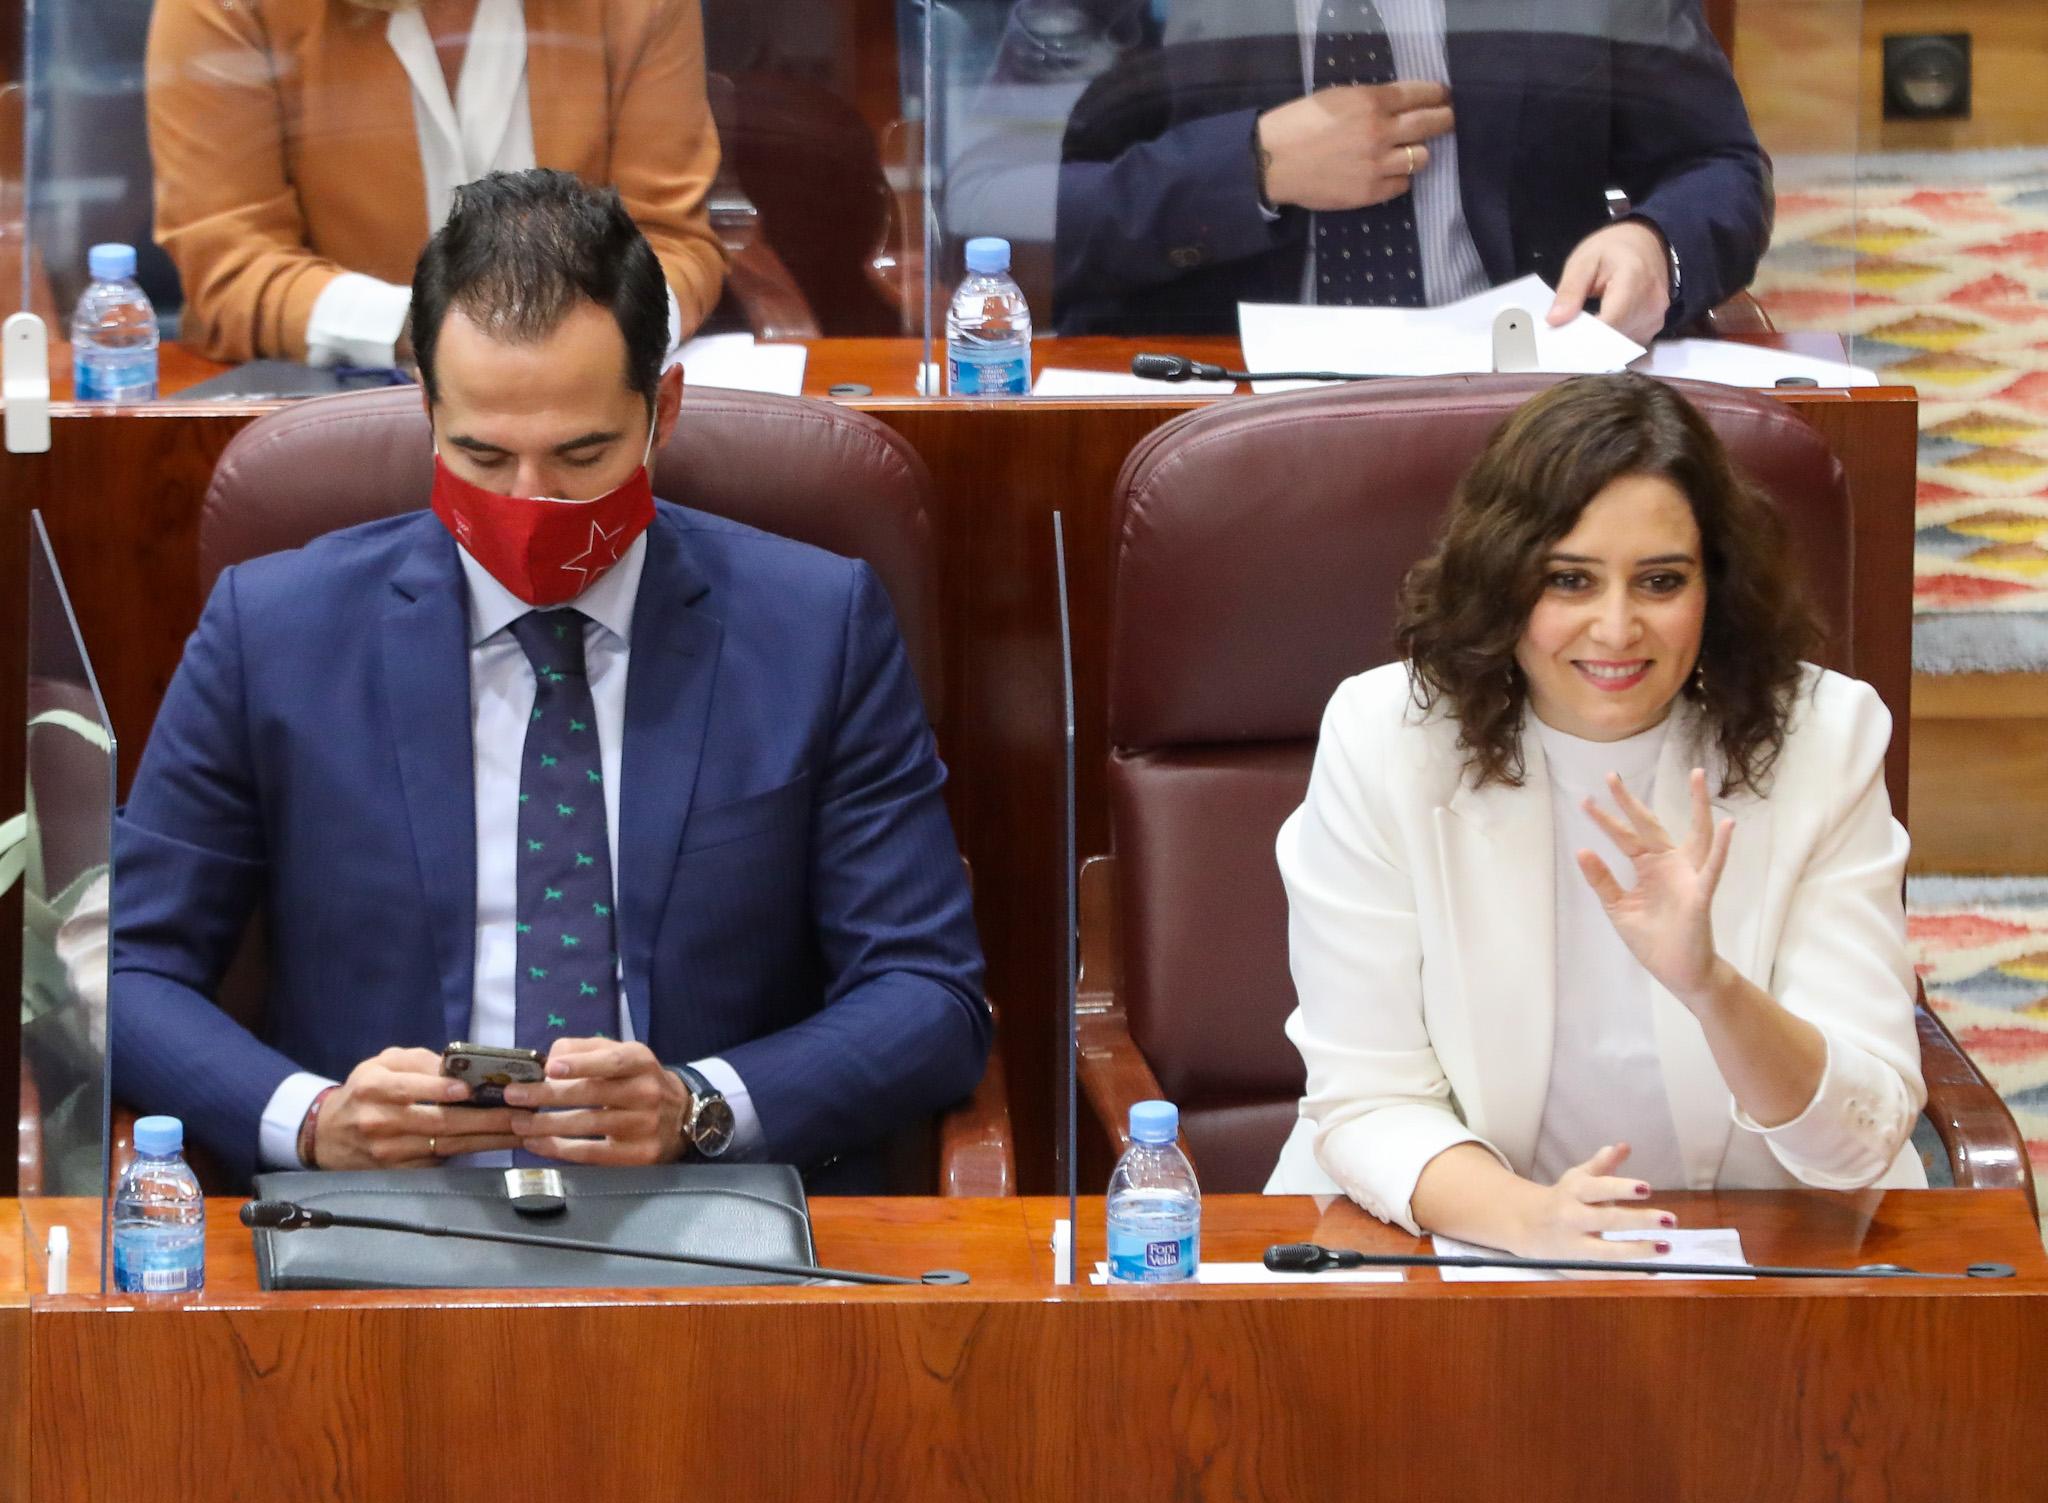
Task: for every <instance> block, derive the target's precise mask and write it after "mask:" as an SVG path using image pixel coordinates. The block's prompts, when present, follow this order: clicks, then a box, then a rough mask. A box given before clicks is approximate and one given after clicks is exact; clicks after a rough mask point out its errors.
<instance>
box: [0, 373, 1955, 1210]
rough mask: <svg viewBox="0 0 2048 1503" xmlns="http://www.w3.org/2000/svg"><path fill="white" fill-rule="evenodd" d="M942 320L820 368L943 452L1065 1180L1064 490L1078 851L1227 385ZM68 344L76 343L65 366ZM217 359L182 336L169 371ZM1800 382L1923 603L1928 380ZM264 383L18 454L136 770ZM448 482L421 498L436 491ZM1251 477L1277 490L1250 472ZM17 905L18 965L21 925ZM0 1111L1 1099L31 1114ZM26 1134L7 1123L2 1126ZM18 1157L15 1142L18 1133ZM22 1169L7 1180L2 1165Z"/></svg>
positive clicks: (1888, 554) (985, 844) (2, 473)
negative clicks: (1202, 434)
mask: <svg viewBox="0 0 2048 1503" xmlns="http://www.w3.org/2000/svg"><path fill="white" fill-rule="evenodd" d="M1170 343H1171V344H1172V345H1173V347H1174V348H1176V349H1178V350H1180V351H1182V352H1184V353H1188V354H1191V355H1194V356H1196V357H1198V358H1214V359H1217V360H1219V361H1232V360H1235V359H1237V358H1238V353H1237V350H1236V346H1235V345H1234V344H1232V343H1230V342H1228V341H1220V340H1209V341H1202V340H1180V341H1171V342H1170ZM1141 347H1143V346H1142V345H1141V343H1140V342H1139V341H1134V340H1118V339H1093V338H1090V339H1061V340H1042V341H1040V343H1039V345H1038V349H1037V355H1038V359H1039V361H1040V363H1041V365H1043V364H1044V363H1045V362H1046V361H1047V360H1053V361H1056V362H1057V363H1058V364H1061V365H1067V366H1078V367H1083V368H1095V369H1103V370H1109V369H1127V368H1128V366H1129V362H1130V357H1131V355H1132V354H1133V353H1134V352H1136V351H1137V350H1138V349H1140V348H1141ZM920 352H921V351H920V346H919V345H918V343H917V342H916V341H912V340H882V339H859V340H824V341H818V342H815V343H814V344H813V345H812V346H811V359H810V362H809V365H808V369H807V372H806V381H805V384H806V388H807V390H809V391H811V392H813V393H816V394H823V393H824V392H825V391H826V390H827V389H828V388H829V387H830V386H832V385H834V384H837V383H839V382H843V381H849V380H851V381H858V382H861V383H863V384H865V385H868V386H870V387H871V388H873V390H874V392H875V395H873V396H871V397H864V398H859V399H856V400H854V401H853V402H852V405H855V406H858V407H860V408H862V409H863V410H866V411H869V412H872V413H873V414H874V415H875V416H876V417H877V418H878V419H879V420H880V421H882V422H884V423H886V424H888V425H889V426H890V427H892V428H894V429H895V430H896V431H898V432H899V433H901V434H902V435H903V436H904V437H905V438H906V439H908V441H909V442H910V444H911V445H912V447H914V448H915V449H916V450H917V451H918V452H919V453H920V454H922V455H923V456H924V458H925V460H926V462H927V463H928V464H929V466H930V468H931V472H932V476H933V481H934V484H935V488H936V492H937V502H936V515H935V517H934V527H935V533H936V540H937V549H938V555H939V571H940V576H941V593H942V598H941V601H940V614H939V629H940V630H941V631H942V632H943V633H944V634H945V640H946V642H947V644H948V651H949V653H950V654H951V658H950V663H949V668H948V672H947V675H946V698H945V702H944V703H943V704H942V705H941V706H939V707H938V708H939V712H940V721H941V725H942V741H943V747H944V753H945V756H946V760H947V763H948V765H949V767H950V770H951V774H952V776H951V780H950V782H949V785H948V796H949V802H950V804H951V807H952V811H953V817H954V824H955V828H956V829H957V831H958V833H959V836H960V840H961V843H962V846H963V848H964V849H965V850H966V852H967V854H968V856H969V858H970V859H971V861H972V862H973V865H974V870H975V873H976V879H977V880H976V891H975V908H976V914H977V917H978V919H979V923H980V928H981V937H982V943H983V947H984V949H985V950H986V952H987V957H988V963H989V986H990V992H991V995H993V996H994V997H995V998H996V1000H997V1001H998V1003H999V1004H1000V1005H1001V1007H1002V1010H1003V1028H1004V1050H1005V1056H1006V1063H1007V1068H1008V1072H1009V1076H1010V1080H1009V1085H1010V1092H1009V1094H1010V1103H1011V1108H1012V1110H1013V1112H1014V1113H1015V1115H1016V1119H1017V1123H1018V1159H1019V1172H1020V1175H1021V1177H1022V1181H1023V1183H1024V1185H1025V1186H1026V1187H1027V1188H1030V1187H1043V1186H1045V1185H1048V1184H1049V1183H1050V1173H1051V1127H1050V1120H1049V1110H1050V1108H1049V1103H1050V1101H1051V1098H1052V1091H1053V1085H1052V1061H1053V1057H1054V1049H1055V1042H1056V1029H1055V1027H1054V1006H1055V999H1056V998H1057V997H1058V996H1059V994H1060V988H1061V985H1062V981H1061V973H1060V966H1061V964H1062V962H1063V957H1064V945H1063V941H1062V939H1061V928H1060V926H1061V924H1062V922H1063V898H1062V892H1063V888H1062V880H1061V874H1060V861H1061V813H1060V811H1061V809H1062V806H1063V789H1062V784H1061V763H1062V758H1061V739H1062V717H1061V705H1060V657H1059V628H1058V617H1057V614H1056V610H1055V601H1054V585H1053V581H1054V560H1053V549H1052V522H1051V518H1052V514H1053V513H1054V512H1055V511H1060V512H1062V513H1064V515H1065V521H1066V531H1067V547H1068V566H1069V578H1070V583H1071V587H1072V593H1073V608H1074V644H1075V674H1076V689H1077V693H1078V699H1079V745H1078V750H1077V766H1078V769H1079V790H1078V795H1079V797H1078V808H1079V815H1080V830H1079V838H1080V851H1081V852H1082V853H1083V854H1084V855H1085V854H1088V853H1092V852H1097V851H1104V850H1107V849H1108V848H1109V817H1108V808H1107V803H1108V800H1107V792H1106V787H1105V779H1104V767H1105V759H1106V756H1107V746H1106V713H1105V708H1104V706H1105V703H1106V692H1107V661H1106V654H1105V650H1104V644H1105V643H1106V641H1107V636H1108V612H1109V592H1110V559H1111V553H1110V546H1111V539H1110V501H1111V497H1112V495H1113V492H1114V487H1115V483H1116V477H1117V472H1118V470H1119V469H1120V468H1121V467H1122V465H1123V462H1124V459H1125V457H1126V456H1127V455H1128V454H1129V453H1130V451H1131V449H1132V448H1133V446H1135V445H1136V444H1137V442H1138V441H1139V440H1140V439H1142V438H1144V437H1145V436H1146V435H1147V434H1148V433H1150V432H1151V431H1152V430H1154V429H1155V428H1157V427H1159V426H1160V425H1161V424H1163V423H1165V422H1168V421H1170V420H1171V419H1173V418H1174V417H1177V416H1179V415H1180V414H1182V413H1184V412H1188V411H1190V410H1192V409H1194V408H1196V407H1199V406H1202V405H1206V401H1208V400H1217V399H1201V398H1189V397H1179V396H1175V395H1173V394H1172V388H1170V387H1169V388H1163V389H1162V392H1161V395H1160V396H1159V397H1158V398H1125V399H1116V400H1107V401H1062V400H1043V401H1041V400H1032V401H1016V400H1008V401H1003V400H987V401H951V400H928V399H923V398H917V397H914V396H911V395H910V394H909V393H910V391H911V389H912V388H911V383H912V382H913V381H914V379H915V374H916V369H917V363H918V358H919V355H920ZM53 368H55V369H62V368H63V367H62V365H61V363H60V364H59V365H56V366H53ZM213 369H216V368H214V367H209V366H206V365H205V363H204V362H196V361H194V360H193V359H192V358H191V357H189V355H185V354H182V353H181V354H180V355H179V356H178V358H177V359H176V360H175V361H174V360H173V358H172V357H170V356H167V357H166V359H165V362H164V366H163V370H164V377H165V384H166V386H167V387H168V386H169V385H171V384H173V383H174V382H175V381H179V380H184V379H186V378H190V379H195V380H196V379H200V378H202V377H203V376H204V375H206V374H209V373H210V372H211V371H212V370H213ZM1783 397H1784V400H1785V401H1787V402H1788V403H1789V404H1791V405H1792V406H1793V408H1794V409H1795V410H1796V411H1797V412H1798V413H1799V414H1800V415H1801V416H1802V417H1804V418H1805V419H1806V420H1807V421H1809V422H1811V423H1813V424H1814V426H1815V427H1817V428H1818V429H1820V430H1821V431H1822V432H1823V433H1825V434H1826V436H1827V438H1828V440H1829V442H1830V443H1831V444H1832V445H1833V447H1834V449H1835V451H1836V453H1838V454H1839V455H1841V456H1842V462H1843V465H1844V468H1845V469H1846V470H1847V471H1848V474H1849V479H1850V486H1851V489H1852V492H1853V493H1854V495H1855V498H1856V525H1857V532H1856V535H1855V538H1854V539H1853V547H1854V549H1855V559H1856V586H1855V587H1856V589H1857V590H1858V591H1860V592H1877V593H1886V592H1888V593H1890V594H1891V595H1892V596H1893V597H1894V598H1895V599H1896V601H1897V609H1898V612H1899V619H1900V620H1902V621H1903V620H1906V619H1907V617H1908V614H1909V612H1910V598H1909V597H1910V594H1911V589H1912V543H1913V484H1914V483H1913V456H1914V446H1915V443H1916V423H1917V405H1916V402H1915V399H1914V396H1913V393H1912V392H1911V391H1910V390H1906V389H1901V388H1875V389H1862V390H1858V391H1855V392H1852V393H1848V394H1840V393H1825V392H1813V391H1804V392H1788V393H1785V394H1783ZM265 410H267V408H266V407H264V406H262V405H246V404H240V405H238V404H217V403H179V402H177V401H175V400H169V401H164V402H160V403H157V404H155V405H153V406H150V407H145V408H132V409H120V410H115V411H106V410H101V409H93V408H86V407H78V406H67V407H60V408H58V409H57V413H56V416H55V417H54V419H53V421H52V425H51V426H52V435H51V437H52V449H51V452H50V453H49V454H47V455H7V454H0V580H4V579H19V578H21V577H22V571H23V569H24V567H25V557H26V555H25V551H24V550H25V548H26V514H27V512H28V510H29V508H31V507H41V508H42V509H43V512H44V515H45V518H46V520H47V522H48V524H49V527H50V532H51V538H52V541H53V543H54V545H55V547H56V549H57V553H58V557H59V560H60V562H61V564H62V566H63V569H64V572H65V576H66V579H67V580H68V582H69V584H70V587H71V592H72V600H73V603H74V605H75V606H76V608H77V611H78V617H79V622H80V626H81V629H82V630H83V632H84V634H85V639H86V643H87V646H88V648H89V649H90V650H91V652H92V655H93V659H94V663H95V666H96V667H97V669H98V671H99V675H100V686H101V689H102V690H103V692H104V693H105V695H106V698H107V701H108V706H109V709H110V710H111V712H112V715H113V719H114V724H115V728H116V731H117V733H118V735H119V738H120V742H121V757H120V763H121V769H122V773H123V777H124V786H125V779H126V778H127V777H128V776H129V775H132V772H133V769H134V766H135V763H136V761H137V759H138V758H139V757H140V755H141V752H142V748H143V745H144V743H145V741H146V740H147V737H148V732H149V727H150V724H151V722H152V720H153V719H154V717H155V714H156V707H157V705H158V703H159V701H160V700H161V698H162V696H163V692H164V689H165V687H166V685H167V684H168V683H169V681H170V675H171V672H172V670H173V669H175V668H176V666H177V662H178V657H179V653H180V651H181V650H182V647H183V643H184V638H185V636H186V634H187V633H188V632H190V630H191V629H192V627H193V625H194V623H196V622H197V620H198V618H199V609H200V605H201V601H200V598H199V589H198V580H197V558H198V526H199V509H200V500H201V498H202V497H203V496H204V494H205V490H206V486H207V482H208V480H209V479H210V477H211V475H212V472H213V465H214V461H215V460H216V459H217V458H218V457H219V455H220V453H221V451H222V450H223V449H224V448H225V447H226V446H227V443H228V441H229V439H231V438H232V437H233V436H234V434H235V433H237V432H238V431H240V429H241V428H243V427H244V426H246V425H247V424H248V423H249V422H251V421H252V420H253V419H254V418H255V417H256V416H258V415H259V414H260V413H261V412H263V411H265ZM424 499H425V498H422V500H423V501H424ZM1248 499H1250V500H1252V501H1253V502H1255V501H1256V498H1248ZM7 609H8V610H9V611H10V612H11V613H12V615H11V618H10V619H11V620H12V621H13V623H14V625H13V628H12V629H11V630H9V629H7V627H6V626H5V625H4V624H0V693H7V694H12V695H13V696H14V698H15V700H16V702H18V701H19V697H20V690H19V688H18V687H16V686H18V685H19V684H20V683H21V674H22V666H21V645H20V621H21V609H22V607H21V603H20V601H19V599H18V598H16V599H14V601H13V602H12V604H10V605H9V606H8V607H7ZM1857 668H1858V672H1859V673H1860V675H1861V676H1862V677H1864V678H1866V679H1869V680H1871V681H1872V682H1873V683H1875V684H1877V685H1878V686H1879V688H1880V689H1881V690H1882V691H1883V693H1884V694H1885V697H1886V699H1887V701H1888V702H1889V703H1891V704H1893V705H1895V706H1900V707H1903V706H1905V705H1906V704H1907V703H1908V701H1909V696H1910V692H1911V691H1910V683H1911V662H1910V643H1909V642H1908V641H1907V639H1906V633H1905V632H1903V631H1902V632H1901V633H1900V640H1899V641H1898V642H1897V643H1896V644H1893V646H1892V648H1891V650H1889V651H1887V652H1882V653H1880V652H1875V651H1874V652H1872V653H1870V654H1869V655H1867V657H1866V658H1865V659H1864V660H1861V661H1859V662H1858V664H1857ZM1908 730H1909V726H1908V722H1907V719H1906V717H1905V716H1904V715H1903V714H1901V715H1900V716H1899V717H1898V719H1897V720H1896V722H1895V725H1894V739H1893V744H1892V753H1891V762H1890V772H1891V776H1890V786H1891V792H1892V800H1893V806H1894V808H1895V809H1896V810H1897V811H1898V812H1899V813H1900V816H1901V817H1902V818H1903V817H1904V813H1905V803H1906V755H1907V733H1908ZM19 740H20V738H19V737H11V738H10V737H7V736H0V787H18V786H20V778H21V772H20V756H21V749H20V745H19ZM8 925H9V921H8V919H7V915H6V910H5V908H4V906H0V968H4V966H5V965H6V964H7V963H8V961H7V958H6V954H7V952H6V947H7V946H8V945H10V944H12V943H15V942H17V941H15V940H10V939H9V938H8V937H7V936H8V935H9V934H10V933H12V932H18V920H17V921H15V923H14V928H13V929H12V930H10V928H9V927H8ZM11 1038H12V1033H11V1029H10V1028H9V1027H8V1025H4V1024H0V1079H12V1078H14V1077H13V1070H12V1067H11V1065H10V1063H9V1060H8V1058H7V1055H6V1051H7V1049H8V1048H9V1047H10V1046H11ZM11 1120H12V1119H11V1118H6V1117H4V1116H0V1124H4V1123H5V1122H9V1121H11ZM4 1147H5V1144H4V1143H0V1148H4ZM5 1158H6V1162H8V1163H11V1162H12V1154H11V1152H8V1153H7V1154H6V1156H5ZM0 1183H4V1181H0Z"/></svg>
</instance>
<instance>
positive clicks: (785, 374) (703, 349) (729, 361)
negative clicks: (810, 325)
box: [679, 334, 810, 397]
mask: <svg viewBox="0 0 2048 1503" xmlns="http://www.w3.org/2000/svg"><path fill="white" fill-rule="evenodd" d="M809 355H810V351H808V350H806V349H805V348H804V347H803V346H802V345H800V344H756V343H755V342H754V336H753V335H751V334H700V335H698V336H697V338H695V339H693V340H691V341H690V342H689V343H688V344H686V345H684V346H683V348H682V351H681V355H680V357H679V358H680V359H681V360H682V363H683V381H684V382H685V384H687V385H690V386H721V387H724V388H726V389H727V390H728V391H765V392H770V393H773V394H775V395H778V396H785V397H794V396H801V395H802V394H803V389H804V363H805V361H806V360H807V359H808V358H809Z"/></svg>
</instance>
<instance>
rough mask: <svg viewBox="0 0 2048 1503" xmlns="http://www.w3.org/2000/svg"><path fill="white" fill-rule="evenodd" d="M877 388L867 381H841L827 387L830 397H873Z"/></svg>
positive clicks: (826, 393) (827, 394) (827, 393)
mask: <svg viewBox="0 0 2048 1503" xmlns="http://www.w3.org/2000/svg"><path fill="white" fill-rule="evenodd" d="M874 394H875V389H874V388H873V387H872V386H870V385H868V384H867V382H865V381H839V382H835V383H834V384H833V385H831V386H828V387H826V388H825V395H826V396H828V397H871V396H873V395H874Z"/></svg>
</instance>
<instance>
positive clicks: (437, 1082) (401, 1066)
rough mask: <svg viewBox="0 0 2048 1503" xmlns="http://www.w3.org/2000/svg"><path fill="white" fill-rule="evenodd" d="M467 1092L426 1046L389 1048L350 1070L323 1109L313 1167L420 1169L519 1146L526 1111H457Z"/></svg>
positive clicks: (470, 1108)
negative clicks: (446, 1073)
mask: <svg viewBox="0 0 2048 1503" xmlns="http://www.w3.org/2000/svg"><path fill="white" fill-rule="evenodd" d="M468 1099H469V1087H468V1086H466V1085H464V1084H463V1083H462V1082H461V1081H459V1080H450V1079H448V1078H447V1077H446V1076H444V1075H442V1074H441V1056H440V1055H438V1054H436V1053H435V1052H434V1051H433V1050H431V1049H386V1050H385V1051H384V1052H383V1053H382V1054H380V1055H378V1056H377V1057H376V1058H375V1059H368V1060H364V1061H363V1062H362V1063H361V1064H359V1065H357V1066H356V1067H355V1068H354V1069H353V1070H351V1071H349V1074H348V1079H347V1080H345V1081H343V1082H342V1083H341V1084H340V1085H338V1086H336V1087H335V1089H334V1094H333V1095H332V1096H329V1097H328V1098H327V1102H326V1105H324V1106H322V1107H321V1108H320V1119H319V1121H318V1123H317V1124H316V1125H315V1127H314V1129H313V1132H314V1141H313V1162H314V1163H316V1164H318V1165H319V1166H320V1167H321V1168H322V1169H417V1168H421V1167H423V1166H427V1165H432V1164H438V1163H440V1162H441V1160H443V1159H445V1158H447V1157H449V1156H450V1155H452V1154H458V1153H483V1152H485V1151H487V1150H490V1149H495V1148H516V1147H518V1146H519V1142H520V1139H519V1137H518V1136H517V1134H516V1133H515V1131H514V1126H513V1124H514V1123H515V1122H516V1121H517V1120H518V1119H519V1118H522V1117H530V1116H531V1115H532V1113H531V1112H516V1111H511V1110H508V1109H507V1108H505V1107H496V1106H458V1105H454V1104H453V1103H456V1102H461V1101H467V1100H468Z"/></svg>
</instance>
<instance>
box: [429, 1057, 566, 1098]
mask: <svg viewBox="0 0 2048 1503" xmlns="http://www.w3.org/2000/svg"><path fill="white" fill-rule="evenodd" d="M547 1063H548V1062H547V1057H546V1056H545V1055H543V1054H542V1053H541V1052H540V1051H539V1050H537V1049H498V1048H494V1047H492V1046H491V1045H489V1044H464V1043H453V1044H450V1045H449V1046H448V1047H447V1048H445V1049H443V1050H442V1051H441V1073H442V1074H443V1075H446V1076H447V1077H449V1078H450V1079H451V1080H459V1081H461V1082H463V1084H465V1085H467V1086H468V1087H469V1099H468V1100H467V1101H458V1102H455V1103H453V1104H454V1105H456V1106H503V1105H504V1104H505V1087H506V1086H508V1085H511V1084H513V1083H514V1082H515V1081H516V1082H519V1083H522V1084H524V1083H527V1082H531V1081H536V1080H543V1079H545V1078H546V1077H547Z"/></svg>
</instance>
